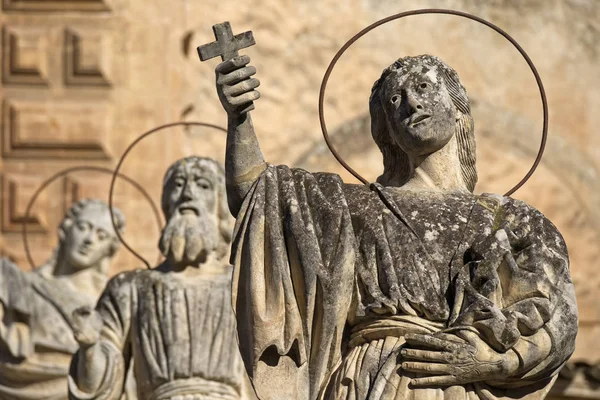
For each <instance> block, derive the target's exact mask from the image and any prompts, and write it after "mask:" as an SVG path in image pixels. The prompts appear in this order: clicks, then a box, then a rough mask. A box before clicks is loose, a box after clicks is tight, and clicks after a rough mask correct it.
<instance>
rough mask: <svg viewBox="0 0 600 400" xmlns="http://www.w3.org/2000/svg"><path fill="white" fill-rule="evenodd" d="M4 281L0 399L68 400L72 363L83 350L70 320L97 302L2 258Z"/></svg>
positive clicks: (0, 301)
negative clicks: (70, 365)
mask: <svg viewBox="0 0 600 400" xmlns="http://www.w3.org/2000/svg"><path fill="white" fill-rule="evenodd" d="M0 277H1V280H0V399H1V400H38V399H39V400H42V399H44V400H65V399H67V397H68V395H67V376H68V373H69V364H70V362H71V356H72V354H73V353H75V352H76V351H77V349H78V348H79V346H78V344H77V342H76V341H75V338H74V337H73V333H72V330H71V326H70V323H69V321H68V316H69V315H70V313H71V312H72V311H73V310H74V309H75V308H77V307H79V306H90V305H93V302H94V299H93V298H91V297H89V296H85V295H84V294H82V293H79V292H77V293H76V292H74V291H73V290H71V289H70V288H69V287H68V285H66V284H65V281H64V280H63V279H60V278H53V277H50V276H43V275H42V273H41V270H36V271H32V272H24V271H22V270H21V269H19V267H17V266H16V265H14V264H13V263H11V262H10V261H9V260H7V259H0Z"/></svg>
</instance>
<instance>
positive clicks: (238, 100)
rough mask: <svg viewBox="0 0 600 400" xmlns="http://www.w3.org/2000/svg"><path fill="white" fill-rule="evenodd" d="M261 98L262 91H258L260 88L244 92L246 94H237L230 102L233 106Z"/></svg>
mask: <svg viewBox="0 0 600 400" xmlns="http://www.w3.org/2000/svg"><path fill="white" fill-rule="evenodd" d="M259 98H260V93H259V92H258V90H253V91H251V92H248V93H244V94H242V95H239V96H236V97H230V98H229V103H230V104H231V105H232V106H242V105H245V104H246V103H249V102H251V101H254V100H257V99H259Z"/></svg>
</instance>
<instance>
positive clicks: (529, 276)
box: [217, 55, 577, 399]
mask: <svg viewBox="0 0 600 400" xmlns="http://www.w3.org/2000/svg"><path fill="white" fill-rule="evenodd" d="M249 61H250V60H249V57H247V56H241V57H236V58H234V59H232V60H230V61H226V62H223V63H221V64H220V65H219V66H218V67H217V91H218V93H219V98H220V99H221V102H222V104H223V107H224V108H225V110H226V111H227V113H228V116H229V136H228V148H227V151H228V155H227V157H228V160H227V163H226V166H227V170H226V174H227V181H228V182H230V185H229V186H228V200H229V206H230V210H231V212H232V213H233V214H234V215H235V216H236V218H237V224H236V229H235V231H234V239H233V246H232V260H233V261H234V266H235V268H236V269H237V272H236V273H235V274H234V276H235V280H234V286H233V288H234V307H235V309H236V316H237V322H238V331H239V337H240V350H241V352H242V357H243V359H244V362H245V365H246V370H247V372H248V374H249V375H250V377H251V379H252V380H253V383H254V387H255V389H256V391H257V395H258V396H259V398H261V399H278V398H298V399H316V398H326V399H349V398H360V399H394V398H402V399H434V398H435V399H439V398H445V399H466V398H471V399H472V398H486V399H492V398H497V399H505V398H515V397H519V398H523V396H527V398H529V399H542V398H544V397H545V396H546V394H547V392H548V391H549V389H550V387H551V385H552V383H553V382H554V380H555V379H556V375H557V372H558V371H559V370H560V368H561V367H562V365H563V364H564V363H565V362H566V360H567V359H568V358H569V356H570V355H571V354H572V352H573V350H574V346H575V336H576V333H577V306H576V303H575V297H574V290H573V285H572V282H571V279H570V276H569V261H568V256H567V250H566V246H565V244H564V241H563V239H562V237H561V235H560V233H559V232H558V231H557V229H556V228H555V227H554V225H552V223H551V222H550V221H548V219H546V218H545V217H544V216H543V215H542V214H541V213H540V212H539V211H537V210H536V209H534V208H533V207H531V206H529V205H527V204H525V203H523V202H521V201H518V200H514V199H512V198H507V197H503V196H499V195H493V194H484V195H481V196H476V195H474V194H473V193H472V191H473V188H474V186H475V183H476V181H477V173H476V170H475V140H474V132H473V120H472V118H471V115H470V106H469V100H468V97H467V93H466V90H465V88H464V87H463V86H462V84H461V83H460V80H459V78H458V75H457V74H456V72H455V71H454V70H453V69H452V68H450V67H449V66H447V65H446V64H445V63H443V62H442V61H441V60H440V59H438V58H436V57H433V56H427V55H425V56H417V57H405V58H402V59H399V60H397V61H396V62H395V63H394V64H392V65H391V66H390V67H389V68H387V69H386V70H385V71H384V72H383V74H382V76H381V78H380V79H379V80H378V81H377V82H376V83H375V85H374V86H373V90H372V94H371V98H370V111H371V131H372V135H373V138H374V140H375V142H376V143H377V145H378V146H379V148H380V150H381V152H382V154H383V159H384V173H383V174H382V175H381V176H380V177H379V179H378V183H376V184H372V185H371V187H370V188H368V187H365V186H362V185H350V184H345V183H343V182H342V181H341V179H340V178H339V176H337V175H334V174H326V173H309V172H306V171H304V170H301V169H291V168H289V167H287V166H273V165H270V164H267V163H265V162H264V159H263V157H262V154H261V152H260V149H259V146H258V141H257V139H256V136H255V134H254V129H253V126H252V122H251V120H250V116H249V114H248V113H243V112H240V110H243V109H244V107H245V106H246V105H247V104H248V103H249V102H250V101H255V100H257V99H258V98H259V94H258V92H257V91H256V90H255V89H256V87H258V85H259V82H258V80H257V79H256V78H254V77H253V75H254V74H255V72H256V71H255V68H254V67H251V66H249V65H248V63H249ZM274 382H276V383H274Z"/></svg>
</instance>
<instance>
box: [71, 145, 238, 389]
mask: <svg viewBox="0 0 600 400" xmlns="http://www.w3.org/2000/svg"><path fill="white" fill-rule="evenodd" d="M225 197H226V196H225V176H224V172H223V168H222V167H221V166H220V165H219V164H218V163H217V162H216V161H214V160H212V159H210V158H203V157H195V156H194V157H187V158H184V159H181V160H179V161H177V162H175V163H174V164H173V165H171V167H170V168H169V169H168V170H167V173H166V174H165V178H164V181H163V193H162V201H161V204H162V210H163V213H164V215H165V218H166V220H167V224H166V226H165V227H164V229H163V232H162V236H161V238H160V243H159V246H160V250H161V252H162V253H163V255H164V256H165V257H166V259H165V261H164V262H162V263H161V264H160V265H158V266H157V267H156V268H153V269H148V270H137V271H129V272H124V273H121V274H119V275H117V276H116V277H114V278H113V279H112V280H111V281H110V282H109V283H108V285H107V287H106V289H105V290H104V293H103V294H102V296H101V298H100V300H99V301H98V304H97V306H96V309H95V310H90V309H85V308H84V309H79V310H76V311H75V315H74V320H75V325H76V327H75V332H76V337H77V339H78V341H79V343H80V350H79V352H78V353H77V354H76V355H75V356H74V357H73V363H72V366H71V373H70V379H69V394H70V398H71V399H79V400H84V399H85V400H91V399H98V400H118V399H120V398H121V395H122V393H123V391H124V387H123V385H124V382H125V377H126V372H127V370H128V369H129V366H130V365H131V363H132V362H133V376H134V377H135V382H136V384H137V393H138V398H139V399H140V400H141V399H148V400H179V399H190V400H201V399H206V400H209V399H215V400H216V399H219V400H236V399H240V398H242V396H243V395H244V393H243V384H244V374H243V366H242V361H241V358H240V355H239V352H238V349H237V341H236V331H235V318H234V316H233V310H232V308H231V274H232V269H231V265H230V264H229V263H228V261H227V259H228V254H229V244H230V241H231V222H232V221H231V217H230V216H229V214H228V212H227V205H226V198H225Z"/></svg>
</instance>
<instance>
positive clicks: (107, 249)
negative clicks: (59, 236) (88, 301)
mask: <svg viewBox="0 0 600 400" xmlns="http://www.w3.org/2000/svg"><path fill="white" fill-rule="evenodd" d="M115 238H116V235H115V233H114V229H113V227H112V224H111V221H110V213H109V211H108V209H107V208H106V207H99V206H95V205H90V206H88V207H86V208H84V209H83V210H82V211H81V212H80V213H79V215H78V216H77V219H76V220H74V221H73V224H72V225H71V226H70V227H69V230H68V231H67V235H66V237H65V240H64V246H65V257H66V262H67V263H68V264H69V266H70V267H71V268H72V269H74V270H83V269H87V268H90V267H95V266H97V265H99V263H100V262H102V261H103V260H104V259H105V258H110V257H112V256H113V254H112V253H113V242H114V240H115Z"/></svg>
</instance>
